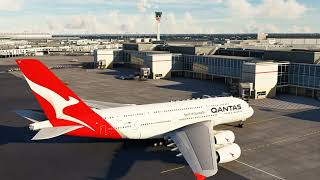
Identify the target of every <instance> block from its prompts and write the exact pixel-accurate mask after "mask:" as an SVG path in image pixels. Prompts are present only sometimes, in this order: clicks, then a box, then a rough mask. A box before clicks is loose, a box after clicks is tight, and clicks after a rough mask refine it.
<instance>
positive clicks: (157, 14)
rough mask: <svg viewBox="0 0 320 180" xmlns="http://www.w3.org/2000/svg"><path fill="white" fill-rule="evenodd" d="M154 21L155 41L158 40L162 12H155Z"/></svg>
mask: <svg viewBox="0 0 320 180" xmlns="http://www.w3.org/2000/svg"><path fill="white" fill-rule="evenodd" d="M155 15H156V22H157V41H160V20H161V16H162V12H155Z"/></svg>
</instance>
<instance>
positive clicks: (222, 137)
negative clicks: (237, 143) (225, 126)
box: [214, 130, 235, 144]
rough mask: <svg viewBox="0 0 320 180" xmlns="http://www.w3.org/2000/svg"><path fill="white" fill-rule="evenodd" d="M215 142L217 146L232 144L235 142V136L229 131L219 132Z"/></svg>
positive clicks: (215, 136)
mask: <svg viewBox="0 0 320 180" xmlns="http://www.w3.org/2000/svg"><path fill="white" fill-rule="evenodd" d="M214 140H215V143H216V144H231V143H233V142H234V140H235V135H234V133H233V132H232V131H229V130H224V131H217V132H216V134H215V135H214Z"/></svg>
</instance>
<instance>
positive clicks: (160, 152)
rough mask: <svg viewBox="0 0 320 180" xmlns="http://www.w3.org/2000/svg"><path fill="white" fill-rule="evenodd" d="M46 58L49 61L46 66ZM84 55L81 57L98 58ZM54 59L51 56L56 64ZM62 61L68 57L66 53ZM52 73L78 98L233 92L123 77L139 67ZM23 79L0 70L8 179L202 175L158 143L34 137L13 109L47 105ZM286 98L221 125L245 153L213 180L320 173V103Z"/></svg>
mask: <svg viewBox="0 0 320 180" xmlns="http://www.w3.org/2000/svg"><path fill="white" fill-rule="evenodd" d="M46 58H47V57H44V58H42V60H43V61H44V62H45V63H46V64H47V63H48V62H47V61H49V60H48V59H46ZM67 58H71V59H72V58H73V57H67ZM67 58H66V59H67ZM82 58H84V59H82V60H81V62H86V61H91V60H92V59H91V57H87V59H86V58H85V57H82ZM54 59H55V57H50V62H49V63H53V64H54ZM57 59H60V60H57V62H60V61H61V62H63V60H62V59H63V58H62V57H58V58H57ZM1 61H2V59H0V68H1V67H2V68H3V69H4V68H6V67H10V66H11V65H13V64H14V62H13V60H11V59H10V60H5V61H6V63H5V64H4V63H2V62H3V61H2V62H1ZM65 61H67V60H65ZM53 71H54V73H55V74H56V75H57V76H58V77H59V78H61V79H62V80H63V81H64V82H65V83H66V84H67V85H68V86H69V87H70V88H71V89H72V90H73V91H74V92H75V93H76V94H78V95H79V97H81V98H83V99H92V100H97V101H109V102H118V103H131V104H132V103H134V104H145V103H156V102H165V101H170V100H178V99H186V98H191V97H200V96H202V95H204V94H209V95H219V94H221V93H222V92H223V91H225V90H226V87H225V86H224V84H223V83H222V82H212V81H200V80H195V79H185V78H173V79H171V80H150V81H138V80H131V81H127V80H119V79H116V78H115V76H117V75H121V74H123V73H128V71H134V70H129V69H126V68H117V69H116V70H85V69H57V70H53ZM21 77H22V76H21V74H20V72H10V73H1V74H0V92H1V93H0V102H1V105H0V178H1V179H10V180H11V179H13V180H15V179H34V180H37V179H39V180H40V179H41V180H42V179H59V180H60V179H68V180H69V179H77V180H78V179H79V180H81V179H94V180H102V179H108V180H109V179H111V180H113V179H121V180H131V179H153V180H160V179H166V180H171V179H172V180H173V179H175V180H176V179H186V180H187V179H190V180H191V179H195V177H194V175H193V174H192V171H191V169H190V168H189V167H188V165H187V163H186V162H185V160H184V159H183V158H178V157H176V156H175V155H176V153H174V152H171V151H170V150H169V149H168V148H166V147H163V146H161V147H153V144H154V142H155V140H141V141H140V140H139V141H138V140H133V141H132V140H120V141H113V140H105V139H91V138H76V137H68V136H61V137H58V138H54V139H51V140H45V141H31V140H30V139H31V138H32V137H33V136H34V135H35V132H31V131H29V129H28V127H27V126H28V124H29V122H28V121H27V120H26V119H23V118H21V117H19V116H17V115H15V113H14V112H12V111H13V110H15V109H27V108H30V109H39V108H40V107H39V105H38V104H37V102H36V100H35V98H34V97H33V95H32V92H31V90H30V89H29V87H28V85H27V83H26V82H25V80H24V79H22V78H21ZM287 97H289V98H283V97H279V98H276V99H266V100H254V101H251V105H252V106H253V108H254V110H255V114H254V116H253V117H252V118H250V119H249V120H247V121H246V124H245V127H244V128H237V127H235V125H236V124H227V125H221V126H218V127H216V129H229V130H232V131H233V132H234V133H235V134H236V143H238V144H239V145H240V147H241V149H242V154H241V157H240V158H239V159H238V160H237V161H233V162H230V163H226V164H220V165H219V171H218V173H217V174H216V175H215V176H214V177H211V178H208V179H209V180H210V179H212V180H213V179H215V180H222V179H236V180H239V179H240V180H245V179H258V180H260V179H261V180H268V179H297V180H298V179H304V180H315V179H318V178H319V177H320V171H319V169H320V143H318V142H320V123H319V122H320V109H319V107H320V102H319V101H316V100H313V99H309V98H303V97H295V96H287ZM297 104H298V105H297ZM285 107H289V108H285ZM291 107H294V108H291Z"/></svg>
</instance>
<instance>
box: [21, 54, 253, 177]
mask: <svg viewBox="0 0 320 180" xmlns="http://www.w3.org/2000/svg"><path fill="white" fill-rule="evenodd" d="M16 63H17V64H18V66H19V67H20V69H21V71H22V73H23V75H24V77H25V79H26V81H27V82H28V84H29V86H30V88H31V89H32V92H33V93H34V95H35V97H36V99H37V100H38V102H39V104H40V106H41V107H42V109H43V112H41V111H34V110H17V111H16V112H17V113H18V114H19V115H21V116H22V117H24V118H27V119H28V120H30V121H32V122H33V123H32V124H30V126H29V128H30V129H31V130H34V131H38V133H37V134H36V135H35V136H34V137H33V138H32V140H42V139H49V138H53V137H57V136H60V135H64V134H65V135H70V136H81V137H94V138H108V139H149V138H164V139H165V140H167V142H169V144H168V145H167V146H168V147H171V148H172V150H173V151H180V153H179V154H178V155H177V156H183V157H184V158H185V159H186V161H187V162H188V164H189V165H190V167H191V169H192V171H193V172H194V174H195V176H196V177H197V179H198V180H200V179H205V178H206V177H210V176H213V175H215V174H216V173H217V171H218V167H217V163H226V162H230V161H233V160H235V159H237V158H239V157H240V154H241V150H240V147H239V146H238V145H237V144H235V143H234V140H235V136H234V133H233V132H232V131H214V130H213V127H214V126H216V125H219V124H225V123H231V122H237V121H241V122H243V121H245V120H246V119H247V118H249V117H251V116H252V115H253V109H252V108H251V107H250V106H249V105H248V103H246V102H245V101H243V100H241V99H238V98H234V97H215V98H205V99H195V100H184V101H174V102H168V103H157V104H146V105H134V104H116V103H107V102H98V101H86V102H85V101H82V100H81V99H80V98H79V97H78V96H77V95H76V94H74V93H73V92H72V91H71V90H70V89H69V88H68V87H67V86H66V85H65V84H64V83H63V82H61V81H60V80H59V79H58V78H57V77H56V76H55V75H54V74H53V73H52V72H51V71H50V70H49V69H48V68H47V67H46V66H45V65H43V64H42V63H41V62H40V61H38V60H31V59H30V60H22V59H21V60H20V59H18V60H17V61H16Z"/></svg>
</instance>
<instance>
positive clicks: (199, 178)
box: [194, 173, 206, 180]
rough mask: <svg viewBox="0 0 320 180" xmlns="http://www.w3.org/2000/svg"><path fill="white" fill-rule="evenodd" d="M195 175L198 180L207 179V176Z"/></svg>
mask: <svg viewBox="0 0 320 180" xmlns="http://www.w3.org/2000/svg"><path fill="white" fill-rule="evenodd" d="M194 175H195V176H196V178H197V180H205V179H206V177H205V176H203V175H201V174H199V173H194Z"/></svg>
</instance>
